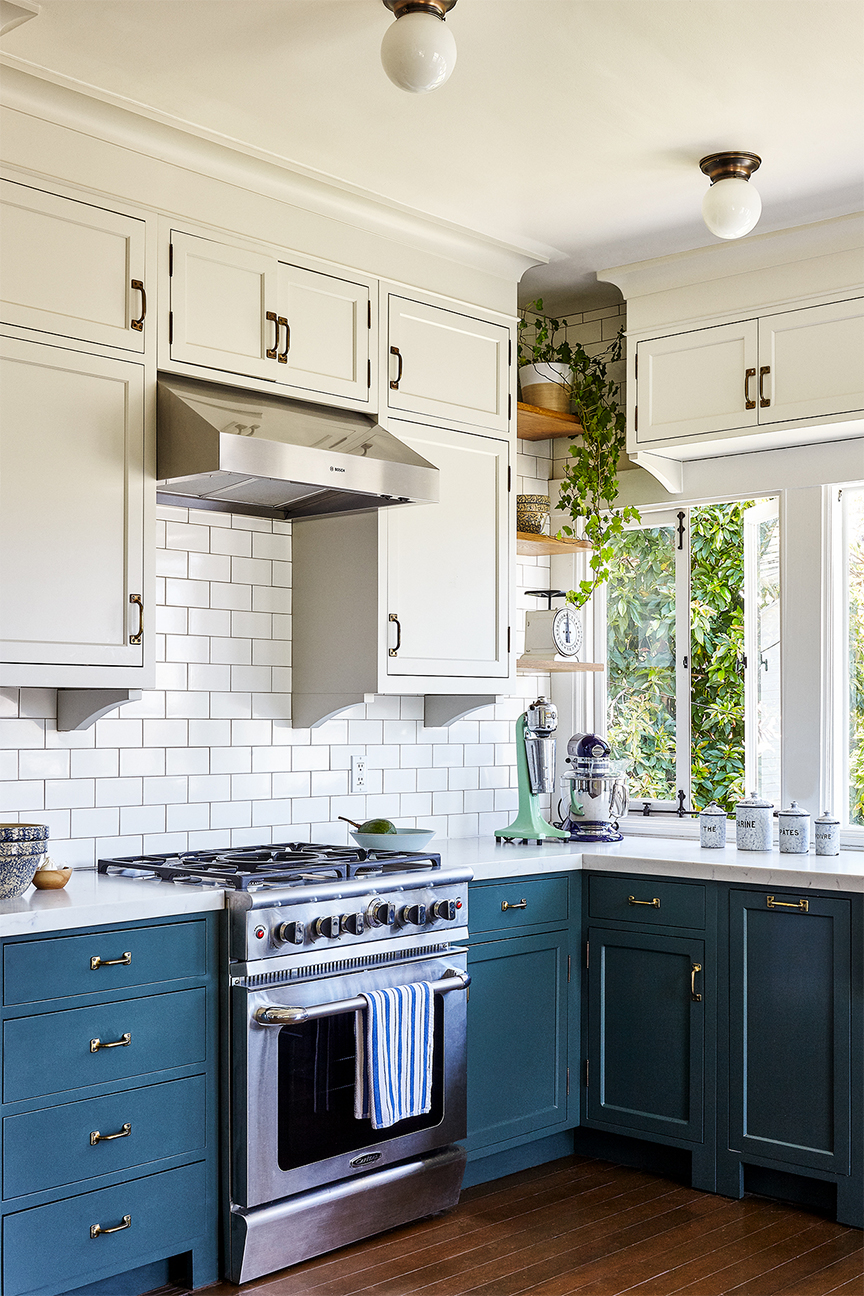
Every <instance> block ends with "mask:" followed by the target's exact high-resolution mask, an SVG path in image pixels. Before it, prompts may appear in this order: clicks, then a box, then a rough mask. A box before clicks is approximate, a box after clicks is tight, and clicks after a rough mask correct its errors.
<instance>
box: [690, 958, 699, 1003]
mask: <svg viewBox="0 0 864 1296" xmlns="http://www.w3.org/2000/svg"><path fill="white" fill-rule="evenodd" d="M701 971H702V964H701V963H691V964H690V998H691V999H692V1000H693V1002H694V1003H701V1002H702V996H701V994H697V993H696V973H697V972H701Z"/></svg>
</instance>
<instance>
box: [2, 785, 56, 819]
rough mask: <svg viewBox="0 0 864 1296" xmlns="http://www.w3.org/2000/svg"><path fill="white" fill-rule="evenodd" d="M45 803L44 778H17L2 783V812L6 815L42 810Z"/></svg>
mask: <svg viewBox="0 0 864 1296" xmlns="http://www.w3.org/2000/svg"><path fill="white" fill-rule="evenodd" d="M44 804H45V783H44V781H43V780H42V779H38V780H36V779H28V780H27V781H26V782H24V781H22V780H19V779H16V780H15V781H14V782H11V783H0V812H2V813H3V814H4V815H6V814H8V815H17V814H18V813H19V812H21V811H28V810H41V809H42V807H43V805H44ZM12 822H13V823H15V822H18V821H17V820H12Z"/></svg>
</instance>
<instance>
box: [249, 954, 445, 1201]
mask: <svg viewBox="0 0 864 1296" xmlns="http://www.w3.org/2000/svg"><path fill="white" fill-rule="evenodd" d="M465 969H466V954H465V951H464V950H461V949H457V950H454V951H451V952H449V953H447V954H446V955H436V956H435V957H433V958H425V959H417V960H406V961H404V962H401V961H400V962H397V963H390V964H387V965H385V966H384V967H373V968H364V969H358V970H352V971H351V973H350V974H348V975H344V974H343V975H331V976H323V977H316V978H315V979H314V980H308V981H303V982H299V983H295V984H290V985H279V986H271V987H268V988H267V989H261V990H256V989H249V988H247V987H245V986H237V985H235V986H232V989H231V996H232V998H231V1011H232V1061H231V1076H230V1085H231V1100H230V1104H231V1200H232V1203H233V1204H234V1205H236V1206H241V1207H245V1208H249V1207H253V1206H260V1205H263V1204H265V1203H269V1202H274V1201H278V1200H279V1199H280V1198H283V1197H289V1196H291V1195H293V1194H294V1193H299V1192H303V1191H305V1190H307V1189H310V1188H315V1187H319V1186H321V1185H322V1184H328V1183H334V1182H336V1181H338V1180H343V1179H349V1178H353V1177H355V1176H357V1175H361V1174H363V1173H364V1172H368V1171H370V1170H372V1169H376V1170H377V1169H381V1168H382V1167H384V1166H387V1165H392V1164H394V1163H395V1162H397V1161H403V1160H405V1159H406V1158H409V1157H416V1156H418V1155H420V1154H423V1153H426V1152H429V1151H433V1150H435V1149H436V1148H441V1147H445V1146H447V1145H448V1144H450V1143H453V1142H455V1141H456V1140H457V1139H461V1138H464V1137H465V1134H466V1094H465V1066H466V1055H465V1031H466V998H467V996H466V994H465V989H466V986H467V981H468V978H467V975H466V974H465ZM454 973H455V974H456V975H455V976H454ZM463 978H464V979H463ZM415 981H432V982H441V983H442V987H441V989H440V990H439V992H437V993H436V994H435V1017H434V1032H433V1039H434V1052H433V1081H432V1109H431V1111H430V1112H429V1113H428V1114H427V1115H425V1116H418V1117H412V1118H409V1119H407V1120H403V1121H399V1122H398V1123H397V1124H395V1125H392V1126H391V1127H390V1128H389V1129H383V1130H375V1129H373V1128H372V1125H371V1122H370V1121H369V1120H368V1119H367V1120H358V1119H356V1118H355V1116H354V1066H355V1047H354V1024H355V1017H356V1011H355V1010H354V1008H351V1009H348V1010H347V1011H343V1012H337V1013H336V1014H328V1015H326V1016H315V1015H314V1010H315V1008H316V1007H319V1006H322V1005H330V1004H334V1003H337V1002H341V1001H343V1000H350V999H354V998H356V996H358V995H360V994H362V993H364V992H366V991H369V990H377V989H382V988H385V987H387V986H396V985H406V984H408V983H410V982H415ZM450 985H452V987H453V988H452V989H451V988H450ZM287 1007H296V1008H306V1009H308V1010H309V1012H310V1017H309V1019H308V1020H306V1021H300V1022H296V1023H293V1022H292V1023H290V1024H285V1025H282V1024H278V1022H277V1023H276V1024H271V1025H265V1024H262V1023H261V1022H259V1020H258V1014H260V1015H266V1013H265V1014H262V1013H261V1010H272V1012H273V1016H274V1017H276V1016H278V1010H279V1009H280V1008H287Z"/></svg>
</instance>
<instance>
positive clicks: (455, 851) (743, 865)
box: [0, 837, 864, 936]
mask: <svg viewBox="0 0 864 1296" xmlns="http://www.w3.org/2000/svg"><path fill="white" fill-rule="evenodd" d="M431 849H432V850H435V851H437V852H438V853H439V854H440V855H441V862H442V864H444V865H445V866H446V865H458V866H463V867H464V866H466V865H467V867H468V868H470V869H471V870H472V871H473V873H474V877H475V879H476V880H477V881H487V880H492V879H495V878H508V877H524V876H531V875H532V874H538V873H556V872H560V871H562V870H571V869H586V868H587V869H605V870H612V871H614V872H627V873H646V874H655V875H659V876H661V877H678V878H703V879H705V880H708V881H716V882H749V883H753V884H755V885H756V886H778V887H779V886H785V887H798V888H804V887H809V888H816V889H819V890H824V891H857V892H864V851H841V852H840V854H839V855H833V856H823V855H814V854H812V853H811V854H809V855H785V854H781V853H780V852H779V851H778V850H776V849H775V850H772V851H764V852H762V851H739V850H737V849H736V847H735V845H734V844H732V845H727V846H725V847H724V848H723V849H721V850H703V849H702V848H701V847H700V845H699V843H698V841H692V840H689V841H684V840H681V839H680V838H679V839H674V838H666V837H664V838H659V837H650V838H648V837H627V838H625V840H624V841H622V842H616V843H614V844H612V845H603V844H600V843H593V844H591V845H590V846H587V847H586V849H585V850H584V851H583V850H582V848H581V847H580V846H579V845H578V844H576V843H574V842H558V841H550V842H546V843H544V844H543V845H541V846H538V845H536V844H534V845H529V846H522V845H516V844H514V843H512V842H508V843H507V844H506V845H499V844H497V843H496V841H495V838H494V837H466V838H441V839H440V840H437V839H434V840H433V842H432V844H431ZM223 907H224V894H223V892H222V891H221V890H215V889H214V890H209V889H204V888H200V887H182V886H175V885H173V884H172V883H170V882H155V881H140V880H137V879H132V878H107V877H103V876H100V875H99V874H97V873H96V872H95V871H94V870H91V869H86V870H83V869H82V870H76V871H75V872H74V873H73V874H72V877H71V878H70V879H69V882H68V883H67V884H66V886H65V887H64V888H63V890H62V891H37V890H36V889H35V888H34V887H30V888H29V889H28V890H27V891H25V893H24V895H23V896H20V897H19V898H18V899H17V900H0V936H21V935H25V934H27V933H28V932H32V933H34V934H36V933H39V932H50V931H62V930H64V929H69V928H73V927H99V926H102V925H103V924H106V923H122V922H135V921H137V920H138V919H140V918H167V917H171V916H172V915H173V914H189V913H203V912H204V911H206V910H213V909H222V908H223Z"/></svg>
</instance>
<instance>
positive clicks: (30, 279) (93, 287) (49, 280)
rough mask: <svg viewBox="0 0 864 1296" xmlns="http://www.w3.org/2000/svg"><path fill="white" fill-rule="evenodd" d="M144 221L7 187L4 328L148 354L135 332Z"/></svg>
mask: <svg viewBox="0 0 864 1296" xmlns="http://www.w3.org/2000/svg"><path fill="white" fill-rule="evenodd" d="M144 229H145V226H144V221H143V220H138V219H137V218H136V217H134V216H124V215H122V214H121V213H119V212H113V211H108V210H107V209H105V208H102V207H94V206H91V205H90V204H89V203H83V202H77V201H74V200H73V199H71V198H61V197H60V196H59V195H57V194H49V193H43V192H42V191H41V190H39V189H31V188H29V187H28V186H27V185H21V184H15V183H13V182H12V181H9V180H4V181H2V202H0V247H2V249H3V256H2V262H0V267H2V270H0V298H2V318H3V320H4V321H5V322H6V323H9V324H18V325H21V326H22V327H24V328H32V329H39V330H44V331H45V332H49V333H57V334H60V335H62V336H63V337H69V338H80V339H81V340H83V341H86V342H99V343H105V344H107V345H108V346H115V347H122V348H123V350H124V351H138V352H142V351H143V350H144V330H143V329H142V330H136V329H133V328H132V326H131V325H132V320H133V319H136V318H137V317H139V316H140V314H141V305H142V298H141V296H140V294H139V292H138V290H137V289H133V288H132V280H133V279H136V280H139V281H140V282H142V283H144V282H145V279H144Z"/></svg>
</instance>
